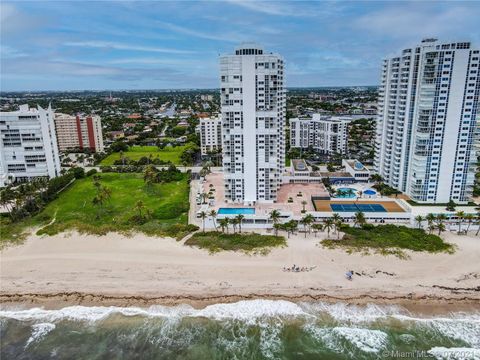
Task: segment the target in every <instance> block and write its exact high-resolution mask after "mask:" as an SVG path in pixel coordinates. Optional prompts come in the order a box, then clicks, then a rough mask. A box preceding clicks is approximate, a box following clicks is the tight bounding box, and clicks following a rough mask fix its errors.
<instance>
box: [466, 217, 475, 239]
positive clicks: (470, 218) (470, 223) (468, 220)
mask: <svg viewBox="0 0 480 360" xmlns="http://www.w3.org/2000/svg"><path fill="white" fill-rule="evenodd" d="M464 218H465V220H466V221H467V223H468V225H467V234H468V230H470V225H472V222H473V221H474V220H475V215H473V214H465V217H464Z"/></svg>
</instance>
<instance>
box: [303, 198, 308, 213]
mask: <svg viewBox="0 0 480 360" xmlns="http://www.w3.org/2000/svg"><path fill="white" fill-rule="evenodd" d="M307 204H308V203H307V202H306V201H305V200H302V206H303V209H302V212H305V211H306V210H305V206H306V205H307Z"/></svg>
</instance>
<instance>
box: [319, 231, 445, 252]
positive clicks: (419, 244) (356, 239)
mask: <svg viewBox="0 0 480 360" xmlns="http://www.w3.org/2000/svg"><path fill="white" fill-rule="evenodd" d="M341 231H342V232H344V233H345V235H344V237H343V239H342V240H323V241H322V242H321V243H322V245H323V246H324V247H327V248H344V249H346V250H347V251H348V252H363V253H365V254H368V253H369V251H370V250H373V251H374V252H376V253H380V254H384V255H388V254H391V255H396V256H398V257H401V258H407V257H408V256H407V255H406V254H405V253H404V251H403V250H412V251H426V252H430V253H437V252H448V253H452V252H453V251H454V247H453V245H451V244H448V243H446V242H444V241H443V240H442V239H441V238H440V237H439V236H437V235H435V234H427V233H426V232H425V231H424V230H422V229H412V228H408V227H406V226H397V225H390V224H389V225H379V226H372V227H371V228H370V227H369V228H365V229H362V228H353V227H347V226H344V227H343V228H342V230H341Z"/></svg>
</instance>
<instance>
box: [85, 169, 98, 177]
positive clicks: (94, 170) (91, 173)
mask: <svg viewBox="0 0 480 360" xmlns="http://www.w3.org/2000/svg"><path fill="white" fill-rule="evenodd" d="M96 173H97V169H90V170H88V171H87V173H86V174H85V175H87V176H92V175H95V174H96Z"/></svg>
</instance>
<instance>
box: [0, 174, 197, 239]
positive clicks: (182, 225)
mask: <svg viewBox="0 0 480 360" xmlns="http://www.w3.org/2000/svg"><path fill="white" fill-rule="evenodd" d="M100 183H101V184H102V186H105V187H107V188H109V189H110V190H111V191H112V195H111V198H110V200H109V201H108V202H107V203H106V204H105V205H103V206H102V207H95V206H94V205H93V203H92V199H93V198H94V196H95V193H96V189H95V187H94V185H93V181H92V179H91V178H84V179H81V180H77V181H75V183H74V184H73V185H72V186H71V187H70V188H69V189H67V190H66V191H64V192H63V193H61V194H60V196H59V197H58V198H57V199H55V200H54V201H52V202H51V203H50V204H48V205H47V207H46V208H45V209H44V210H43V211H42V212H41V213H39V214H38V215H36V216H35V217H33V218H28V219H26V220H23V221H21V222H19V223H15V224H8V223H7V221H6V220H5V219H2V224H1V225H2V229H1V235H2V242H5V241H9V242H18V241H20V240H21V239H22V237H24V235H22V232H23V231H24V230H25V229H26V228H28V227H30V226H43V227H41V228H40V230H39V231H38V233H39V234H49V235H53V234H57V233H59V232H61V231H64V230H68V229H77V230H79V231H80V232H85V233H91V234H105V233H107V232H109V231H120V232H128V231H130V230H138V231H142V232H144V233H146V234H151V235H168V236H173V237H179V238H181V237H183V236H184V235H186V234H187V233H188V232H189V231H188V228H187V219H188V209H189V201H188V194H189V185H188V182H187V175H184V176H183V179H182V180H181V181H176V182H171V183H166V184H153V185H152V187H151V188H149V189H147V188H146V187H145V185H144V182H143V178H142V174H135V173H128V174H118V173H104V174H102V175H101V180H100ZM138 200H141V201H142V202H143V203H144V205H145V210H146V209H148V210H150V211H151V213H152V216H151V218H150V219H149V220H148V221H146V222H145V223H144V224H135V223H134V222H132V221H131V218H132V216H133V215H135V214H138V212H137V211H135V210H134V206H135V203H136V202H137V201H138ZM47 224H48V225H47Z"/></svg>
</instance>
